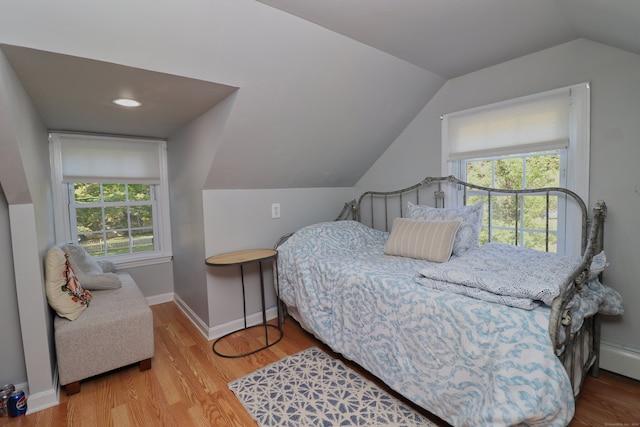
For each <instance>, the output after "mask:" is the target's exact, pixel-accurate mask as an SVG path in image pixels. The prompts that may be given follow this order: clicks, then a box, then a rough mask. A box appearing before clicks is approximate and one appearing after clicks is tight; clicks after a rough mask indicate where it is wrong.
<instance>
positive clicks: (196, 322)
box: [173, 295, 211, 340]
mask: <svg viewBox="0 0 640 427" xmlns="http://www.w3.org/2000/svg"><path fill="white" fill-rule="evenodd" d="M173 301H174V302H175V303H176V305H177V306H178V308H179V309H180V311H182V312H183V313H184V315H185V316H187V319H189V320H190V321H191V323H193V326H195V327H196V329H197V330H198V331H199V332H200V333H201V334H202V336H204V337H205V338H206V339H207V340H210V339H211V338H209V327H208V326H207V324H206V323H205V322H203V321H202V319H200V317H198V315H197V314H196V313H194V311H193V310H191V307H189V305H187V303H186V302H184V300H183V299H182V298H180V297H179V296H178V295H174V296H173Z"/></svg>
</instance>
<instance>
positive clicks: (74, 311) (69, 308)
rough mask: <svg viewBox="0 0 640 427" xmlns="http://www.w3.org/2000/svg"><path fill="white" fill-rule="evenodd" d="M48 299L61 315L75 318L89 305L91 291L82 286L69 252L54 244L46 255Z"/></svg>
mask: <svg viewBox="0 0 640 427" xmlns="http://www.w3.org/2000/svg"><path fill="white" fill-rule="evenodd" d="M44 264H45V291H46V294H47V301H48V302H49V305H50V306H51V308H53V309H54V310H55V311H56V313H58V315H59V316H60V317H66V318H67V319H69V320H75V319H77V318H78V316H80V315H81V314H82V312H83V311H84V310H85V309H86V308H87V307H88V306H89V303H90V302H91V298H92V295H91V292H89V291H87V290H85V289H83V288H82V286H80V282H78V279H77V278H76V275H75V273H74V271H73V267H71V263H70V262H69V259H68V256H67V254H65V253H64V251H63V250H62V249H61V248H60V247H59V246H54V247H53V248H51V249H49V251H47V254H46V255H45V260H44Z"/></svg>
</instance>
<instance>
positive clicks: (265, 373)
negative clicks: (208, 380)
mask: <svg viewBox="0 0 640 427" xmlns="http://www.w3.org/2000/svg"><path fill="white" fill-rule="evenodd" d="M228 386H229V388H230V389H231V391H233V392H234V393H235V394H236V396H237V397H238V399H239V400H240V401H241V402H242V404H243V405H244V407H245V409H246V410H247V411H248V412H249V414H251V416H252V417H253V419H255V420H256V421H257V422H258V425H259V426H263V427H266V426H291V427H301V426H326V427H333V426H433V427H436V425H435V424H433V423H432V422H431V421H429V419H427V418H425V417H424V416H422V415H421V414H419V413H418V412H416V411H414V410H413V409H412V408H411V407H409V406H407V405H405V404H404V403H403V402H401V401H400V400H398V399H396V398H395V397H393V396H391V395H390V394H388V393H387V392H385V391H384V390H382V389H380V388H379V387H378V386H377V385H375V384H374V383H372V382H371V381H369V380H366V379H364V378H362V377H361V376H359V375H358V374H357V373H356V372H355V371H353V370H352V369H350V368H349V367H347V366H345V365H344V363H342V362H341V361H339V360H336V359H333V358H332V357H330V356H328V355H327V354H326V353H324V352H323V351H322V350H320V349H318V348H317V347H312V348H308V349H306V350H304V351H301V352H300V353H297V354H294V355H292V356H288V357H285V358H284V359H282V360H280V361H278V362H276V363H273V364H271V365H269V366H265V367H264V368H262V369H259V370H257V371H255V372H253V373H251V374H249V375H247V376H245V377H242V378H239V379H237V380H235V381H231V382H230V383H229V384H228Z"/></svg>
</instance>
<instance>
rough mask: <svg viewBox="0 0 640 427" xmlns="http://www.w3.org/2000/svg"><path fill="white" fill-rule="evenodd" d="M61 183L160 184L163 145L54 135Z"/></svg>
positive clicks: (128, 140)
mask: <svg viewBox="0 0 640 427" xmlns="http://www.w3.org/2000/svg"><path fill="white" fill-rule="evenodd" d="M55 138H57V139H58V140H59V143H60V155H61V161H62V180H63V181H64V182H100V183H127V184H132V183H141V184H159V183H160V174H161V173H160V170H161V164H162V153H161V150H162V149H163V147H164V142H163V141H153V140H141V139H135V140H134V139H127V138H114V137H106V136H93V135H75V134H56V135H55Z"/></svg>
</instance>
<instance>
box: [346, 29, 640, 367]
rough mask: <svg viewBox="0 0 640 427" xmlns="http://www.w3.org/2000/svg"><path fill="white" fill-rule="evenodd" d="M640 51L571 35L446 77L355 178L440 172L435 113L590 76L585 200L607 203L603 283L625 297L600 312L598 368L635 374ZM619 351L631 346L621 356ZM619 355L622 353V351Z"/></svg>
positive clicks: (413, 178) (394, 181)
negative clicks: (618, 308)
mask: <svg viewBox="0 0 640 427" xmlns="http://www.w3.org/2000/svg"><path fill="white" fill-rule="evenodd" d="M638 76H640V56H638V55H635V54H632V53H629V52H625V51H622V50H619V49H615V48H611V47H609V46H605V45H601V44H597V43H594V42H590V41H587V40H577V41H574V42H571V43H567V44H564V45H561V46H557V47H554V48H551V49H547V50H544V51H541V52H538V53H535V54H532V55H528V56H525V57H522V58H519V59H516V60H513V61H509V62H506V63H504V64H500V65H497V66H495V67H490V68H487V69H484V70H481V71H478V72H475V73H471V74H468V75H465V76H462V77H459V78H456V79H452V80H450V81H448V82H447V83H446V84H445V85H444V86H443V88H442V89H441V90H440V91H439V92H438V93H437V94H436V96H434V97H433V99H432V100H431V101H430V102H429V103H428V104H427V105H426V106H425V107H424V109H423V110H422V111H421V112H420V114H419V115H418V116H417V117H416V118H415V119H414V120H413V122H412V123H411V124H410V125H409V126H408V127H407V128H406V129H405V131H404V132H403V133H402V134H401V135H400V137H399V138H398V139H397V140H396V141H395V142H394V143H393V144H392V145H391V146H390V147H389V149H388V150H387V151H386V152H385V154H384V155H382V156H381V157H380V158H379V159H378V161H377V162H376V163H375V165H374V166H373V167H372V168H371V169H370V170H369V171H368V172H367V173H366V174H365V175H364V176H363V178H362V179H361V180H360V182H359V183H358V184H357V186H356V187H357V191H356V193H360V192H361V191H362V190H364V189H371V188H376V187H375V186H378V184H379V183H381V182H383V181H391V184H389V185H391V186H395V187H396V188H397V187H398V186H405V185H410V184H413V183H415V182H418V181H419V180H420V179H422V178H423V177H425V176H429V175H437V176H439V175H440V172H441V171H440V119H439V117H440V116H441V115H442V114H444V113H449V112H453V111H458V110H463V109H466V108H471V107H475V106H479V105H484V104H489V103H492V102H496V101H501V100H505V99H511V98H516V97H519V96H523V95H528V94H531V93H536V92H541V91H545V90H549V89H554V88H558V87H563V86H569V85H572V84H576V83H581V82H591V170H590V182H591V188H590V196H589V198H590V204H591V206H593V203H594V202H595V201H596V200H598V199H603V200H605V201H606V202H607V205H608V207H609V215H608V217H607V223H606V228H605V249H606V251H607V254H608V258H609V260H610V262H611V266H610V267H609V268H608V269H607V270H606V271H605V275H604V276H605V279H604V280H605V283H606V284H608V285H609V286H611V287H613V288H614V289H616V290H618V291H619V292H620V293H621V294H622V296H623V298H624V302H625V307H626V313H625V314H624V316H622V317H621V318H605V320H604V322H603V323H604V324H603V329H602V340H603V341H604V342H606V343H607V347H606V349H605V350H604V353H603V366H604V367H605V368H606V369H610V370H613V371H616V372H620V371H621V370H623V371H624V373H625V374H627V375H632V376H635V377H636V378H640V334H639V333H638V331H639V330H640V312H638V311H637V310H635V307H638V306H640V287H638V277H640V262H638V253H640V227H638V226H637V217H638V212H640V195H639V194H638V193H636V192H634V186H636V185H638V184H640V169H639V168H638V165H637V163H638V159H640V144H639V143H638V135H640V120H638V118H639V117H640V83H639V82H638ZM617 349H622V350H630V352H627V355H626V356H624V355H621V352H619V351H617ZM622 353H624V352H622Z"/></svg>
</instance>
